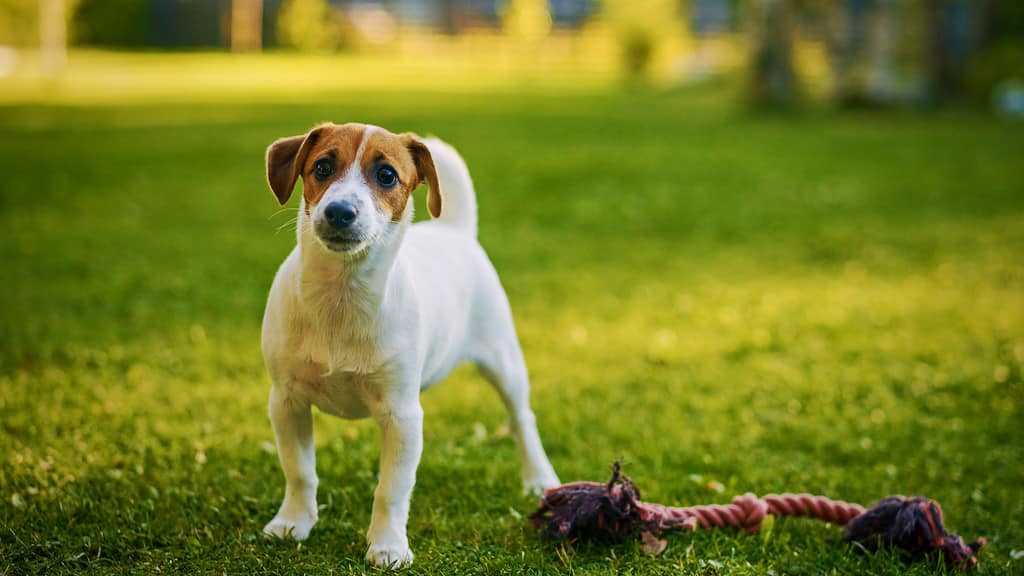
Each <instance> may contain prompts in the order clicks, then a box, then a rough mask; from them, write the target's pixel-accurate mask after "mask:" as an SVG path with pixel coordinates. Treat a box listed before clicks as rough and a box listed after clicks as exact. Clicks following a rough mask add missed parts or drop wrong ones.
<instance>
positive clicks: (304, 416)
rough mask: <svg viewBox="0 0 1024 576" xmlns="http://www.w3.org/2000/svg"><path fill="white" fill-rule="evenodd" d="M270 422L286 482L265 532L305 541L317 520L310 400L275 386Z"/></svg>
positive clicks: (314, 453) (271, 400) (272, 391)
mask: <svg viewBox="0 0 1024 576" xmlns="http://www.w3.org/2000/svg"><path fill="white" fill-rule="evenodd" d="M270 422H271V423H272V424H273V426H274V436H275V438H276V439H277V454H278V457H279V458H280V460H281V468H282V469H283V470H284V477H285V482H286V484H285V490H284V501H283V502H282V503H281V508H280V510H278V512H277V516H274V519H273V520H271V521H270V523H269V524H267V525H266V526H265V527H264V528H263V532H264V533H265V534H268V535H271V536H277V537H279V538H294V539H295V540H305V539H306V538H307V537H308V536H309V531H310V530H312V529H313V525H314V524H316V519H317V508H316V488H317V477H316V452H315V450H314V447H313V413H312V412H311V410H310V405H309V403H308V402H304V401H299V400H296V399H295V398H293V397H289V396H288V394H287V393H286V392H285V391H284V390H282V389H281V388H279V387H278V386H274V387H273V388H272V389H271V391H270Z"/></svg>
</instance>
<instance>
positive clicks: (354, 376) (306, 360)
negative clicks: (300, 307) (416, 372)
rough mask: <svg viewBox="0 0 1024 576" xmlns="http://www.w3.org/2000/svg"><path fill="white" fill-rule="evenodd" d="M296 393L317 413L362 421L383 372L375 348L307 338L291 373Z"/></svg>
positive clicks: (350, 340) (359, 343)
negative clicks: (312, 405)
mask: <svg viewBox="0 0 1024 576" xmlns="http://www.w3.org/2000/svg"><path fill="white" fill-rule="evenodd" d="M294 372H295V373H294V381H295V384H296V387H297V388H298V389H299V391H300V392H301V393H302V394H303V395H305V396H306V397H307V398H308V399H309V400H310V402H312V403H313V404H315V405H316V406H317V408H319V409H320V410H321V411H323V412H326V413H328V414H332V415H334V416H338V417H341V418H349V419H356V418H365V417H367V416H369V415H370V408H369V406H368V403H370V402H373V400H374V399H375V398H377V397H379V393H377V391H376V386H377V385H378V384H379V383H380V382H381V378H382V377H383V376H384V372H385V370H384V369H383V362H382V361H381V359H380V355H379V351H378V349H377V347H376V346H374V345H373V344H371V343H368V342H359V341H356V340H352V339H348V338H333V339H327V340H321V339H319V338H315V339H314V338H307V339H306V341H305V342H304V345H303V346H302V347H301V358H300V359H299V362H298V365H297V366H296V367H295V369H294Z"/></svg>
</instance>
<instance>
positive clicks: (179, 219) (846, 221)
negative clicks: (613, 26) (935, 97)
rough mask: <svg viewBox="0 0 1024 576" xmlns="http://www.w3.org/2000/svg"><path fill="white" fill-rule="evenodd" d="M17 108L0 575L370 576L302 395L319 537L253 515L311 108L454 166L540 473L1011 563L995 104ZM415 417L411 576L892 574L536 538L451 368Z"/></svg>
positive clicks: (871, 567)
mask: <svg viewBox="0 0 1024 576" xmlns="http://www.w3.org/2000/svg"><path fill="white" fill-rule="evenodd" d="M147 57H148V58H150V59H151V61H152V62H153V63H154V65H159V63H160V62H161V59H162V58H165V57H164V56H160V55H149V56H147ZM194 58H202V57H201V56H195V57H194ZM250 65H251V64H250ZM343 72H344V71H343V70H342V71H341V72H340V74H342V75H343ZM435 88H436V87H435ZM2 89H3V87H2V86H0V90H2ZM18 90H19V91H18V92H17V94H19V95H21V96H20V97H19V98H20V99H19V98H12V99H10V100H5V101H4V103H3V104H0V173H2V174H3V178H2V180H0V259H2V261H3V263H4V264H3V266H2V268H0V274H2V278H3V282H2V286H3V297H2V298H0V574H4V573H11V574H21V573H44V572H45V573H49V574H62V573H81V572H85V571H95V572H100V573H140V574H149V573H157V572H162V573H166V572H178V573H210V574H221V573H228V574H286V573H318V574H319V573H323V574H328V573H361V572H363V571H366V570H367V567H366V566H365V565H364V563H363V553H364V551H365V544H364V541H363V535H364V531H365V528H366V527H367V525H368V522H369V513H370V504H371V499H372V491H373V487H374V485H375V478H376V466H377V462H378V456H379V438H378V434H377V431H376V429H375V425H374V424H373V423H372V422H369V421H358V422H347V421H341V420H337V419H334V418H330V417H323V416H322V415H319V414H317V416H316V421H315V426H316V434H317V447H318V458H319V462H318V465H319V472H320V478H321V484H320V504H321V511H320V518H321V520H320V523H319V524H318V525H317V527H316V529H315V530H314V531H313V534H312V536H311V538H310V539H309V540H308V541H307V542H305V543H303V544H302V545H296V544H294V543H284V542H279V541H270V540H267V539H264V538H262V537H261V536H260V534H259V530H260V528H261V527H262V526H263V524H264V523H265V522H266V521H267V520H269V519H270V518H271V517H272V516H273V514H274V512H275V511H276V509H277V506H278V504H279V502H280V497H281V494H282V492H283V487H284V480H283V476H282V474H281V472H280V469H279V467H278V463H277V456H276V454H275V453H274V448H273V444H272V441H273V437H272V434H271V429H270V424H269V422H268V420H267V417H266V408H265V407H266V397H267V392H268V389H269V380H268V378H267V376H266V375H265V373H264V370H263V366H262V360H261V357H260V352H259V327H260V321H261V316H262V312H263V306H264V302H265V297H266V293H267V290H268V288H269V285H270V281H271V279H272V277H273V274H274V271H275V269H276V267H277V265H278V264H279V263H280V261H281V260H282V259H283V258H284V256H285V255H286V254H287V253H288V251H289V250H290V249H291V247H292V245H293V243H294V238H293V231H292V229H291V228H289V226H288V221H289V219H290V214H289V213H288V212H287V211H284V212H281V211H279V210H278V208H277V206H276V203H275V202H274V199H273V197H272V195H271V194H270V192H269V190H268V188H267V186H266V184H265V180H264V164H263V151H264V148H265V147H266V145H267V144H268V143H270V142H271V141H272V140H273V139H274V138H276V137H279V136H285V135H292V134H297V133H300V132H303V131H304V130H306V129H307V128H308V127H310V126H311V125H313V124H314V123H316V122H319V121H323V120H335V121H339V122H342V121H350V120H358V121H364V122H369V123H374V124H380V125H383V126H386V127H389V128H391V129H394V130H396V131H397V130H414V131H418V132H421V133H434V134H437V135H438V136H441V137H442V138H444V139H446V140H448V141H449V142H451V143H452V144H454V145H455V146H456V147H457V148H459V150H460V151H462V153H463V155H464V156H465V158H466V160H467V161H468V163H469V166H470V169H471V171H472V173H473V175H474V178H475V181H476V185H477V191H478V196H479V202H480V210H481V214H480V219H481V225H480V229H481V232H480V238H481V242H482V244H483V245H484V247H485V248H486V249H487V250H488V252H489V254H490V256H491V258H492V260H493V261H494V263H495V266H496V267H497V269H498V271H499V273H500V274H501V277H502V280H503V282H504V285H505V288H506V290H507V291H508V293H509V297H510V299H511V301H512V306H513V310H514V313H515V316H516V321H517V326H518V329H519V334H520V338H521V340H522V344H523V348H524V351H525V354H526V358H527V362H528V364H529V366H530V369H531V376H532V384H533V394H532V398H533V404H534V409H535V412H536V413H537V417H538V421H539V427H540V431H541V434H542V437H543V438H544V441H545V445H546V447H547V449H548V453H549V456H550V457H551V460H552V463H553V464H554V466H555V468H556V470H557V471H558V472H559V474H560V476H561V478H562V480H564V481H569V480H577V479H593V480H602V479H605V478H607V476H608V474H609V470H610V464H611V463H612V462H613V461H614V460H616V459H618V458H621V459H622V460H623V461H624V462H625V465H626V473H627V474H629V475H630V476H632V477H633V478H634V479H635V480H636V481H637V483H638V484H639V485H640V487H641V489H642V491H643V494H644V496H645V498H647V499H650V500H653V501H657V502H663V503H667V504H693V503H704V502H707V503H710V502H717V503H725V502H728V501H729V500H730V499H731V498H732V496H733V495H734V494H738V493H742V492H746V491H753V492H756V493H759V494H764V493H769V492H779V491H809V492H815V493H823V494H828V495H830V496H833V497H836V498H841V499H845V500H850V501H856V502H862V503H865V504H867V503H871V502H873V501H875V500H877V499H879V498H881V497H884V496H886V495H889V494H926V495H928V496H930V497H933V498H935V499H937V500H939V501H940V502H941V503H942V504H943V506H944V509H945V512H946V516H947V522H948V525H949V528H950V529H952V530H953V531H956V532H959V533H961V534H963V535H964V536H967V537H972V538H973V537H975V536H986V537H988V538H989V539H990V541H991V545H990V546H989V547H988V548H986V549H985V550H984V551H983V552H982V554H981V563H982V566H983V567H984V570H985V573H987V574H1012V573H1021V572H1022V571H1024V559H1016V558H1015V556H1016V554H1013V552H1014V551H1016V550H1021V549H1024V527H1022V525H1021V520H1020V519H1021V518H1022V517H1024V489H1022V486H1024V383H1022V381H1024V291H1022V290H1024V258H1022V256H1021V255H1022V254H1024V164H1022V161H1021V159H1022V158H1024V139H1022V138H1021V136H1020V128H1021V126H1020V125H1019V124H1013V123H1008V122H1003V121H998V120H994V119H991V118H988V117H985V116H981V115H975V114H972V113H966V112H950V111H943V112H935V113H906V112H905V113H882V112H856V113H847V114H838V113H831V112H822V111H819V112H811V113H804V114H799V115H757V114H752V113H750V112H748V111H744V110H742V109H741V108H738V107H736V106H734V105H733V104H732V99H731V98H729V97H728V95H725V94H723V88H722V87H719V86H714V85H712V86H705V87H695V88H688V89H680V90H670V91H650V90H641V89H631V90H625V91H623V90H618V89H602V88H600V87H597V86H595V87H591V88H588V89H582V88H581V89H577V90H575V91H572V92H565V91H562V90H559V89H557V86H547V85H544V86H539V85H528V86H525V87H518V88H516V87H509V86H493V85H491V84H487V85H484V86H482V87H481V88H480V89H479V90H459V91H456V92H454V93H445V92H444V91H443V90H436V89H435V90H426V91H422V92H420V91H416V90H411V89H409V88H408V87H405V88H394V87H383V88H380V89H375V88H373V87H372V86H370V87H366V86H363V87H361V88H360V89H358V90H351V91H347V90H343V89H341V88H340V87H338V86H332V87H328V88H326V89H324V90H322V91H304V92H303V93H301V94H287V93H285V91H282V90H280V89H279V87H277V88H276V89H275V90H274V91H271V92H269V93H265V94H262V95H261V96H259V97H256V96H253V95H251V94H246V93H245V92H244V91H243V90H236V91H234V92H231V91H230V90H229V88H224V90H225V91H227V92H226V93H223V94H219V95H218V96H217V97H212V96H211V95H210V94H209V93H206V92H202V91H199V92H197V93H191V94H187V95H185V96H182V97H178V96H179V95H178V94H177V93H174V92H171V93H170V94H169V95H162V94H154V93H146V94H143V95H141V96H139V95H136V96H137V97H130V96H125V97H124V98H123V99H122V98H119V97H118V96H116V95H114V96H109V97H97V96H96V94H95V93H93V92H90V95H89V97H88V98H83V99H82V100H81V101H76V100H75V98H74V93H73V92H67V91H65V92H62V93H60V94H61V96H60V97H59V98H56V97H54V98H50V97H49V96H50V95H52V94H51V93H49V92H39V93H38V94H37V96H38V98H35V99H33V98H30V97H29V96H26V94H29V95H30V94H31V89H30V88H25V87H24V86H22V87H20V88H18ZM39 90H46V87H45V86H44V87H43V88H39ZM57 92H58V91H55V92H54V93H57ZM171 96H174V97H173V98H172V97H171ZM420 202H421V203H420V205H421V206H422V198H420ZM296 206H297V203H296V202H295V201H294V200H293V203H292V204H291V205H290V208H292V209H294V208H295V207H296ZM420 212H421V213H425V210H422V209H421V210H420ZM423 404H424V410H425V412H426V420H425V431H424V433H425V437H426V439H425V449H424V453H423V460H422V464H421V465H420V468H419V474H418V480H417V486H416V492H415V495H414V498H413V510H412V515H411V520H410V525H409V531H410V540H411V543H412V547H413V551H414V552H415V553H416V563H415V564H414V565H413V567H412V568H411V569H409V570H408V571H407V572H408V573H413V574H460V573H481V574H518V573H527V574H553V573H578V574H613V573H616V574H631V573H636V574H640V573H643V574H679V573H685V574H764V573H766V572H768V571H769V570H772V571H774V573H775V574H821V573H835V574H864V573H875V574H902V573H906V572H905V571H904V568H903V566H902V564H901V563H900V562H899V560H898V559H896V558H895V557H893V556H892V555H891V554H883V555H881V556H878V557H866V556H863V555H861V554H858V553H856V552H855V551H854V550H852V549H850V548H847V547H844V546H842V545H840V544H838V543H836V542H834V541H833V540H835V539H837V538H838V536H840V535H841V531H840V530H839V529H837V528H836V527H830V526H826V525H823V524H819V523H814V522H810V521H806V520H786V521H779V522H776V523H775V524H774V527H773V529H772V530H771V532H770V533H767V534H765V535H762V536H747V535H741V534H735V533H731V532H713V533H712V532H703V533H698V534H696V535H692V536H683V535H677V536H671V537H669V538H668V547H667V549H666V551H665V552H664V553H663V554H662V555H661V556H658V557H652V556H648V555H645V554H644V553H643V552H642V550H641V549H640V547H639V546H638V545H636V544H633V543H624V544H620V545H616V546H612V547H600V546H591V545H582V546H576V547H573V546H568V545H567V546H559V545H552V544H546V543H543V542H541V541H540V540H539V539H538V537H537V536H536V535H535V534H534V533H533V531H532V530H531V529H530V528H529V527H528V526H527V524H526V522H525V519H524V518H525V516H526V515H527V514H528V513H529V512H530V511H531V510H532V509H533V507H534V506H535V504H536V500H535V499H534V498H530V497H527V496H523V495H521V494H520V492H519V477H518V476H519V475H518V464H517V462H516V458H515V449H514V446H513V443H512V441H511V439H510V438H508V437H507V436H506V435H505V433H504V432H503V427H502V425H503V422H504V417H503V410H502V408H501V406H500V403H499V401H498V399H497V397H496V395H495V394H494V393H493V392H492V391H491V390H490V389H489V388H488V387H487V385H486V384H485V383H484V382H483V381H482V380H481V379H480V378H479V377H478V376H477V375H476V374H475V373H474V372H473V371H471V370H469V369H460V370H458V371H457V372H456V373H455V374H453V375H452V376H451V377H450V378H449V379H448V380H447V381H446V382H444V383H443V384H441V385H440V386H438V387H437V388H435V389H433V390H431V391H429V392H427V393H426V394H425V395H424V397H423ZM830 539H832V540H830ZM371 571H372V570H371ZM942 572H943V569H942V568H941V567H940V566H939V564H938V563H937V562H932V563H930V564H921V565H916V566H915V567H914V568H913V569H912V570H910V571H909V573H911V574H934V573H942Z"/></svg>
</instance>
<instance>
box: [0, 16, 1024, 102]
mask: <svg viewBox="0 0 1024 576" xmlns="http://www.w3.org/2000/svg"><path fill="white" fill-rule="evenodd" d="M81 49H86V50H81ZM69 50H75V51H76V52H69ZM96 50H115V51H117V52H118V53H121V54H122V56H123V53H124V52H127V51H145V52H152V51H156V50H159V51H178V52H196V51H216V52H229V51H230V52H233V53H245V54H259V53H263V54H276V55H280V54H284V53H288V52H303V53H309V54H316V55H319V56H325V55H338V56H343V57H347V58H349V59H352V58H360V57H362V58H363V59H364V60H366V59H372V60H374V61H375V62H381V61H386V62H387V63H388V66H389V72H390V73H389V74H387V75H384V74H378V75H360V74H357V73H353V74H352V76H358V78H351V77H350V78H338V77H334V78H330V77H325V76H324V75H321V76H319V77H318V78H309V77H308V75H304V74H303V73H300V72H296V73H294V74H291V75H288V74H285V77H284V78H282V77H281V75H280V74H276V75H275V76H274V78H273V79H271V78H269V77H268V76H267V75H262V76H261V77H259V78H252V77H251V76H253V75H257V76H259V73H258V72H259V69H258V68H254V67H253V64H252V63H251V59H249V60H242V62H244V63H245V64H244V65H243V66H242V67H241V68H239V67H238V66H237V65H238V64H239V61H238V60H235V61H230V60H223V61H216V62H213V63H211V62H204V63H203V65H204V66H206V67H207V72H209V75H211V76H218V78H216V79H211V78H209V77H203V78H197V77H196V76H191V75H189V74H188V71H187V70H179V71H178V73H179V74H177V75H176V74H161V72H170V71H168V70H156V71H154V70H152V69H147V68H148V66H149V65H151V64H153V63H152V62H147V61H145V60H143V61H139V60H133V59H125V58H123V57H122V58H117V57H115V56H112V55H110V54H109V53H106V54H104V53H102V52H95V51H96ZM69 53H70V54H71V56H69ZM210 67H212V68H213V69H216V70H215V73H214V70H211V69H210ZM152 76H156V77H157V78H152ZM304 76H305V77H304ZM398 76H401V80H396V77H398ZM302 77H304V78H302ZM126 78H129V79H131V80H132V82H130V84H131V86H130V87H131V88H134V89H136V90H141V89H142V88H143V86H144V85H145V79H146V78H150V79H151V80H152V81H153V82H158V83H159V84H160V85H162V86H166V85H168V84H174V83H175V82H176V81H177V83H179V84H181V85H182V87H183V88H187V89H190V90H202V89H203V87H202V86H195V84H196V83H197V82H198V83H205V84H206V87H207V88H210V83H211V82H212V83H213V84H215V85H224V86H235V87H237V88H238V89H239V90H245V89H252V88H253V87H254V86H258V85H260V84H273V85H277V86H280V85H281V82H282V80H284V81H285V82H288V81H289V80H292V79H295V80H299V81H300V82H302V83H304V84H309V85H313V86H321V87H324V86H325V85H326V86H327V87H330V86H332V85H333V86H335V87H347V86H353V85H362V86H363V87H368V88H376V87H386V86H387V84H388V83H389V82H391V83H394V82H400V83H402V84H408V83H410V82H412V83H415V85H416V86H417V87H422V88H426V89H429V88H430V87H434V88H436V89H444V90H453V91H458V90H460V89H462V88H467V87H477V88H479V87H481V86H488V87H492V88H493V87H495V86H503V85H510V84H511V85H516V84H523V83H527V84H530V83H532V84H538V83H539V84H545V83H556V84H562V85H566V86H569V85H571V86H574V87H576V88H586V87H594V86H606V85H610V84H615V83H622V82H625V83H629V84H650V85H655V86H661V87H671V86H680V85H686V84H692V83H699V82H713V81H720V80H726V82H725V83H724V84H723V87H725V86H729V87H731V88H734V89H735V90H734V93H733V94H734V95H736V96H738V97H740V98H742V99H743V100H744V101H746V102H748V103H752V104H754V105H759V106H760V105H764V106H784V107H785V106H798V105H807V104H828V105H840V106H915V107H920V106H932V105H936V104H947V103H951V102H955V103H959V104H968V105H971V106H979V107H984V108H986V109H989V110H992V111H994V112H996V113H1000V114H1011V115H1020V114H1022V113H1024V3H1022V2H1019V1H1016V0H378V1H370V0H0V82H3V84H0V86H3V87H4V88H6V91H7V92H8V98H12V97H15V98H16V97H17V95H19V94H20V96H21V98H22V99H27V98H31V97H33V96H39V95H40V94H39V93H38V92H39V89H40V87H41V86H40V84H39V83H41V82H44V83H46V84H45V87H46V89H45V94H43V96H46V97H54V96H55V95H57V94H59V93H60V91H61V90H64V89H66V90H78V91H79V92H83V91H84V92H102V91H103V89H104V86H106V88H108V89H111V90H113V89H118V88H119V89H121V90H124V89H127V88H129V86H123V85H124V84H125V83H126V81H125V79H126ZM54 79H57V81H56V82H55V81H54ZM61 79H63V83H62V82H61V81H60V80H61ZM729 81H732V82H731V83H729ZM140 83H141V84H140ZM118 85H122V86H118ZM263 88H268V86H263ZM122 96H123V94H122Z"/></svg>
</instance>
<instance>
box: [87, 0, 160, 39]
mask: <svg viewBox="0 0 1024 576" xmlns="http://www.w3.org/2000/svg"><path fill="white" fill-rule="evenodd" d="M150 16H151V14H150V4H149V3H148V2H139V1H138V0H80V4H79V6H78V10H76V11H75V14H74V18H73V19H72V23H71V39H72V42H74V43H75V44H81V45H86V46H123V47H135V48H139V47H143V46H145V45H146V43H147V41H148V40H149V19H150Z"/></svg>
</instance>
